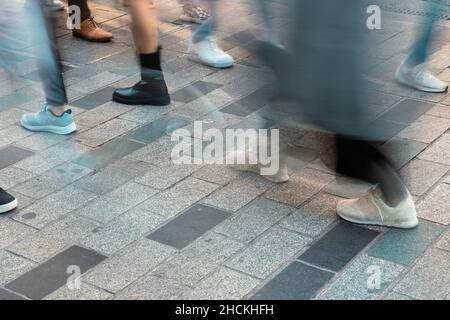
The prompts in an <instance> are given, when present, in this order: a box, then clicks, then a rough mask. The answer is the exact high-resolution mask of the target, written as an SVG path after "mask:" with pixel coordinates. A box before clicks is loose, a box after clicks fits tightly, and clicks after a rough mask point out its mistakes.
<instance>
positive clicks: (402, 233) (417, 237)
mask: <svg viewBox="0 0 450 320" xmlns="http://www.w3.org/2000/svg"><path fill="white" fill-rule="evenodd" d="M443 231H444V226H442V225H440V224H436V223H432V222H428V221H426V220H420V223H419V226H418V227H417V228H415V229H412V230H400V229H389V230H388V231H387V232H386V233H384V234H383V235H381V236H380V237H379V238H378V239H377V241H376V242H375V243H374V244H373V245H372V246H371V247H370V248H369V250H368V251H367V253H368V254H369V255H371V256H374V257H378V258H381V259H384V260H388V261H392V262H395V263H397V264H401V265H405V266H409V265H411V264H412V263H413V262H414V261H415V260H416V259H417V258H418V257H419V256H420V255H422V254H423V252H425V250H426V249H427V247H428V246H430V245H431V244H432V243H433V242H434V241H435V240H436V239H437V238H438V237H439V236H440V235H441V234H442V232H443Z"/></svg>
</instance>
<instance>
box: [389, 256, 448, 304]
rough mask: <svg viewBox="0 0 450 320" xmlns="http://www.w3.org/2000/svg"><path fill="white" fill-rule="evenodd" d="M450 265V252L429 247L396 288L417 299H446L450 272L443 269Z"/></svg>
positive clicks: (397, 290)
mask: <svg viewBox="0 0 450 320" xmlns="http://www.w3.org/2000/svg"><path fill="white" fill-rule="evenodd" d="M449 266H450V253H449V252H447V251H443V250H439V249H434V248H432V249H429V250H428V251H427V252H425V254H424V255H423V256H422V257H421V258H420V259H419V261H418V262H417V264H416V265H415V266H414V267H413V268H412V269H411V271H409V272H408V274H407V275H406V276H405V277H404V278H403V279H402V280H401V281H400V283H399V284H398V285H397V286H395V287H394V290H395V291H396V292H399V293H401V294H405V295H408V296H410V297H413V298H416V299H424V300H438V299H439V300H440V299H445V298H446V297H448V294H449V293H450V273H448V272H442V271H443V270H448V268H449Z"/></svg>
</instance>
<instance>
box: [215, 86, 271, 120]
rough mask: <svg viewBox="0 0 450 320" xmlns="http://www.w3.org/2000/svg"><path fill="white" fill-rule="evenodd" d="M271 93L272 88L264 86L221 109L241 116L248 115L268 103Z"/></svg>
mask: <svg viewBox="0 0 450 320" xmlns="http://www.w3.org/2000/svg"><path fill="white" fill-rule="evenodd" d="M270 94H271V90H269V88H268V87H263V88H261V89H258V90H256V91H255V92H253V93H251V94H249V95H248V96H246V97H244V98H242V99H239V100H237V101H235V102H233V103H232V104H230V105H228V106H226V107H225V108H222V109H220V111H221V112H224V113H230V114H234V115H236V116H239V117H247V116H248V115H250V114H252V113H253V112H255V111H257V110H259V109H261V108H262V107H264V106H265V105H267V103H268V101H267V99H268V98H269V97H270Z"/></svg>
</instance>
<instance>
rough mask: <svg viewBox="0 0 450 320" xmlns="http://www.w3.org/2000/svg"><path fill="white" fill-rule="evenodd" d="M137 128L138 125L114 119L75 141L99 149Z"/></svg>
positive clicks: (83, 134) (85, 133)
mask: <svg viewBox="0 0 450 320" xmlns="http://www.w3.org/2000/svg"><path fill="white" fill-rule="evenodd" d="M136 127H137V123H135V122H132V121H127V120H122V119H112V120H109V121H108V122H105V123H103V124H101V125H99V126H97V127H95V128H92V129H90V130H87V131H84V132H82V133H81V134H79V135H78V136H77V137H76V138H75V139H76V140H77V141H79V142H81V143H82V144H84V145H87V146H89V147H93V148H94V147H98V146H100V145H102V144H104V143H106V142H108V141H110V140H112V139H114V138H116V137H119V136H121V135H123V134H125V133H127V132H129V131H131V130H132V129H134V128H136Z"/></svg>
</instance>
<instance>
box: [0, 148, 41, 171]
mask: <svg viewBox="0 0 450 320" xmlns="http://www.w3.org/2000/svg"><path fill="white" fill-rule="evenodd" d="M33 154H34V152H32V151H29V150H26V149H22V148H19V147H15V146H8V147H5V148H2V149H1V150H0V169H3V168H6V167H8V166H10V165H12V164H15V163H17V162H19V161H21V160H23V159H25V158H28V157H30V156H32V155H33Z"/></svg>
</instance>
